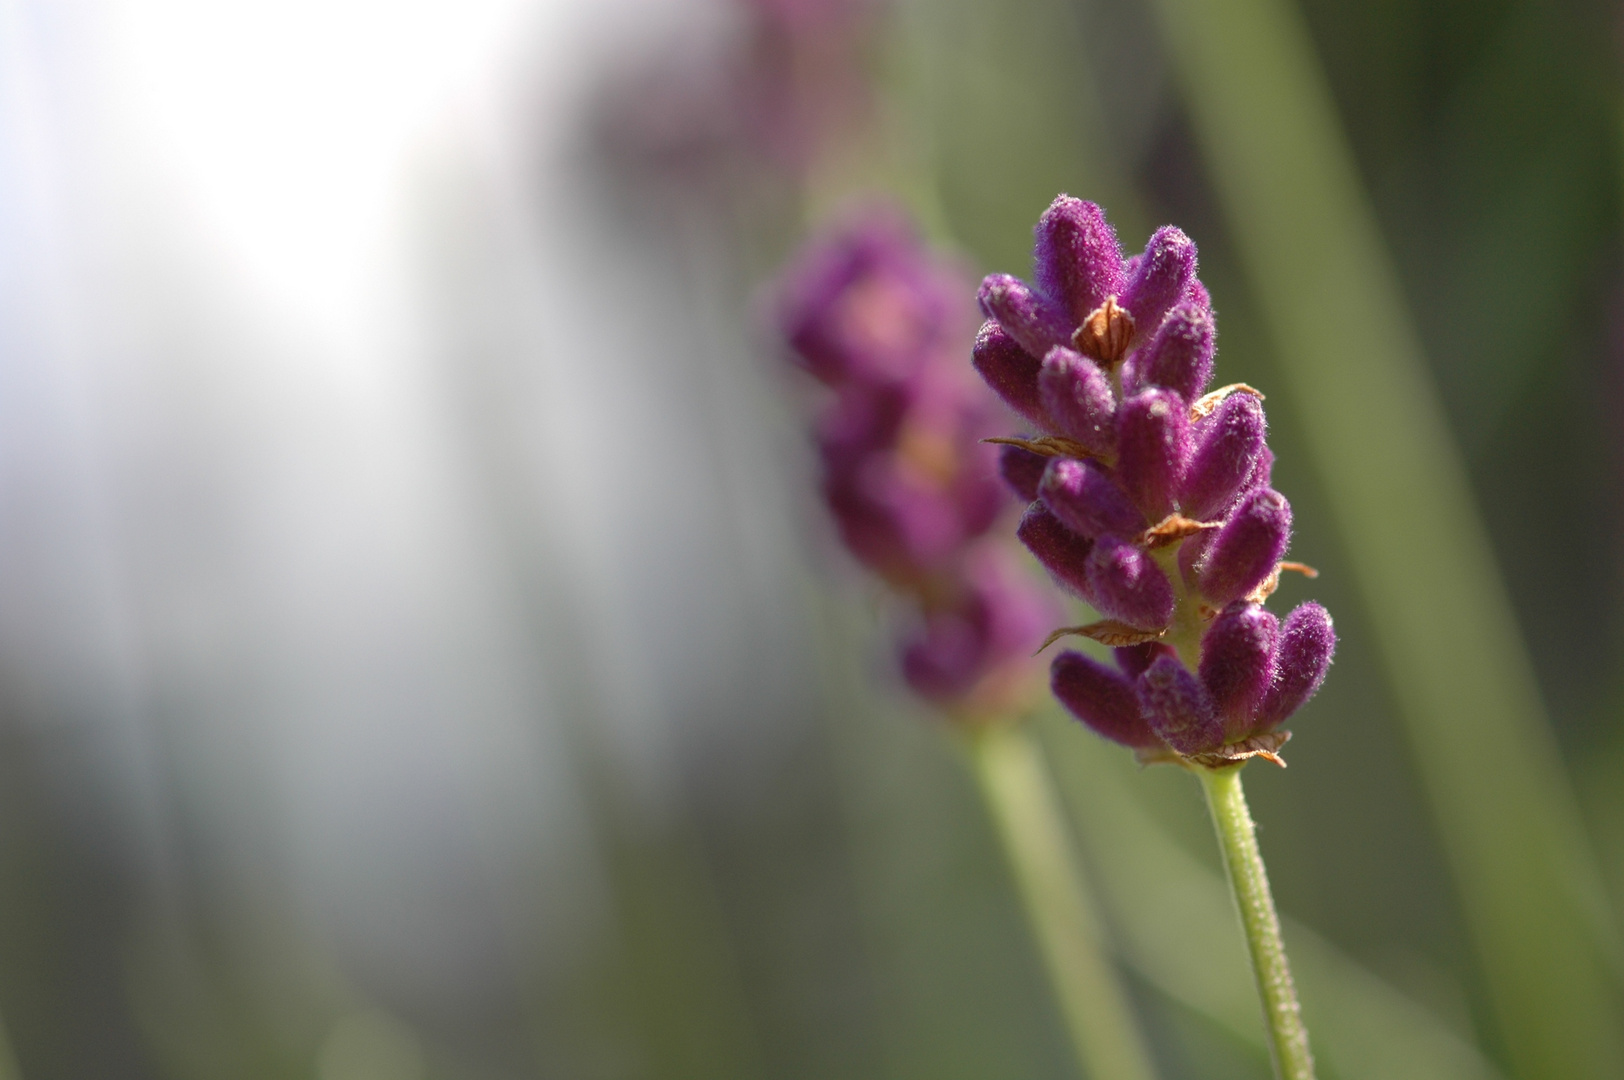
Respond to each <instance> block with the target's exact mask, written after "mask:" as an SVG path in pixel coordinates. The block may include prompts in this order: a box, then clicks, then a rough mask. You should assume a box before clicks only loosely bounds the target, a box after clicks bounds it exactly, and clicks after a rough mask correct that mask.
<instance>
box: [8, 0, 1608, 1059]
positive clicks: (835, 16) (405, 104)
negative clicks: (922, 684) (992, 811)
mask: <svg viewBox="0 0 1624 1080" xmlns="http://www.w3.org/2000/svg"><path fill="white" fill-rule="evenodd" d="M1621 27H1624V23H1621V21H1620V12H1619V10H1618V9H1617V8H1616V7H1615V6H1614V5H1610V4H1604V3H1596V2H1589V0H1556V2H1552V0H1472V2H1463V0H1409V2H1402V0H1383V2H1372V3H1346V2H1339V0H592V2H587V0H461V2H458V3H450V2H447V0H411V2H403V3H395V4H378V3H372V2H368V0H323V2H320V3H316V2H311V0H284V2H282V3H278V4H269V3H263V2H260V0H240V2H237V3H231V4H213V3H206V2H200V0H122V2H120V0H48V2H47V0H0V1017H3V1022H4V1033H5V1039H4V1043H3V1047H0V1075H3V1076H5V1077H6V1078H7V1080H13V1078H18V1077H26V1078H28V1080H44V1078H63V1080H69V1078H71V1080H81V1078H90V1077H97V1078H100V1077H120V1078H122V1077H130V1078H148V1077H150V1078H175V1080H204V1078H220V1080H249V1078H261V1077H263V1078H273V1077H274V1078H282V1077H288V1078H292V1077H311V1078H316V1080H428V1078H442V1077H444V1078H452V1077H456V1078H465V1077H466V1078H476V1080H484V1078H491V1080H497V1078H509V1077H561V1078H575V1077H580V1078H593V1080H596V1078H604V1080H609V1078H621V1077H625V1078H641V1077H662V1078H663V1077H672V1078H679V1077H681V1078H687V1077H694V1078H699V1077H703V1078H717V1080H723V1078H733V1077H739V1078H744V1077H763V1078H767V1077H770V1078H773V1080H789V1078H801V1077H805V1078H813V1077H890V1078H904V1077H910V1078H911V1077H918V1078H921V1080H924V1078H931V1080H945V1078H956V1077H964V1078H971V1077H975V1078H983V1080H991V1078H999V1077H1008V1078H1011V1080H1013V1078H1023V1080H1024V1078H1036V1077H1069V1076H1073V1075H1076V1074H1075V1071H1074V1070H1075V1066H1074V1065H1073V1064H1072V1061H1071V1058H1070V1056H1069V1054H1068V1051H1067V1047H1066V1042H1065V1037H1064V1032H1063V1028H1062V1026H1061V1023H1060V1021H1059V1018H1058V1014H1057V1013H1056V1011H1055V1008H1054V1006H1053V1004H1052V1001H1051V999H1050V996H1049V990H1048V987H1047V985H1046V983H1045V981H1044V978H1043V972H1042V967H1041V965H1040V963H1039V961H1038V959H1037V956H1036V954H1035V952H1034V948H1033V944H1032V941H1031V937H1030V934H1029V932H1028V930H1027V928H1026V926H1025V924H1024V922H1023V920H1022V917H1021V911H1020V906H1019V902H1018V900H1017V897H1016V894H1015V892H1014V890H1013V888H1012V886H1011V884H1010V882H1009V878H1008V874H1007V871H1006V869H1005V866H1004V863H1003V860H1002V856H1001V854H1000V853H999V851H998V849H997V847H996V844H995V842H994V838H993V833H992V830H991V828H990V826H989V825H988V823H987V819H986V814H985V811H984V809H983V808H982V806H981V805H980V803H979V802H978V800H977V797H976V794H975V790H974V787H973V785H972V783H971V781H970V779H969V776H968V773H967V770H966V768H965V763H964V760H963V755H962V753H961V752H960V749H959V747H958V746H957V745H956V744H955V743H954V741H953V739H952V738H950V737H949V736H948V734H947V733H946V732H945V731H944V729H943V726H942V724H941V722H940V721H939V719H938V718H937V717H935V716H933V715H931V714H930V713H929V712H928V711H926V710H925V709H923V708H922V707H920V706H919V705H917V704H915V703H914V702H913V701H911V699H909V697H908V696H907V695H906V694H905V693H904V692H903V691H902V690H901V689H900V688H899V686H898V684H897V680H896V678H895V676H894V674H893V673H892V671H891V670H890V665H889V659H888V657H889V653H888V646H887V644H886V641H887V635H888V626H889V625H890V620H891V619H892V618H893V616H892V614H891V613H890V611H889V609H888V605H887V603H886V602H885V599H884V597H883V596H882V595H881V594H880V592H879V590H878V589H877V588H875V587H874V586H872V585H870V584H868V583H867V582H865V581H864V579H863V578H862V576H861V575H860V574H859V573H857V572H856V571H855V569H854V568H853V567H852V566H851V565H850V563H849V560H848V559H847V558H846V557H845V556H844V555H842V554H841V553H840V551H839V550H838V547H837V545H836V544H835V543H834V542H833V538H832V535H831V533H832V530H831V529H830V527H829V526H828V525H827V523H826V522H825V520H824V518H823V517H822V515H821V511H820V508H819V507H818V506H817V505H816V504H815V501H814V499H813V494H812V493H813V490H814V488H813V480H812V477H813V473H814V468H813V463H812V455H811V454H810V451H809V446H808V442H807V439H806V437H805V435H804V424H805V419H806V415H807V410H806V406H807V404H808V401H809V387H808V386H807V385H806V383H805V382H804V380H803V379H801V378H799V377H797V375H796V373H794V372H793V371H791V370H789V367H788V365H787V364H786V363H785V360H784V355H783V351H782V348H781V346H780V345H779V344H778V343H777V342H776V341H775V339H774V337H773V334H772V331H771V327H770V325H769V323H768V321H767V320H766V319H765V317H764V311H765V303H764V297H765V296H766V295H767V291H768V289H769V285H770V282H771V280H772V277H773V275H774V273H775V272H776V270H777V269H778V268H779V267H780V266H781V265H782V263H783V262H784V260H785V259H786V258H787V257H788V256H789V255H790V254H791V253H792V252H793V251H794V250H795V248H796V246H797V245H798V244H799V243H800V242H801V240H802V239H803V238H804V237H806V236H807V235H808V234H809V233H812V232H815V231H816V230H817V228H818V227H819V225H820V224H822V223H825V222H827V221H828V220H830V219H831V218H832V217H835V216H837V215H838V214H839V213H840V212H841V209H842V207H845V206H849V205H851V203H852V201H853V200H862V199H872V198H875V197H886V198H889V199H892V200H895V201H897V202H898V203H900V205H902V206H904V207H906V208H908V209H909V210H910V211H911V212H912V213H913V214H915V215H916V217H917V218H918V220H919V221H920V222H921V228H922V229H923V230H924V232H925V234H926V235H927V236H928V237H929V238H930V239H931V241H932V242H933V243H935V244H936V245H938V246H939V247H940V248H941V249H942V250H943V252H944V253H945V254H946V255H948V256H949V257H952V258H956V259H959V260H960V261H961V262H962V264H963V265H964V266H965V267H966V268H967V269H968V270H971V271H974V272H984V271H989V270H1005V271H1012V272H1017V273H1025V272H1026V269H1027V266H1028V259H1029V245H1030V236H1031V233H1030V230H1031V225H1032V223H1033V222H1034V221H1035V220H1036V217H1037V215H1038V213H1039V212H1040V211H1041V210H1042V209H1043V207H1045V206H1046V205H1047V204H1048V202H1049V200H1050V199H1051V198H1052V197H1053V196H1054V195H1055V194H1056V193H1057V192H1061V191H1066V192H1070V193H1072V194H1075V195H1079V196H1083V197H1087V198H1092V199H1095V200H1097V201H1099V202H1101V203H1102V204H1104V205H1106V206H1107V207H1108V208H1109V210H1110V212H1111V214H1112V217H1113V219H1114V220H1115V221H1116V223H1117V225H1118V228H1119V230H1120V232H1121V233H1122V235H1123V238H1124V241H1125V242H1126V243H1127V244H1128V246H1130V247H1137V246H1138V245H1139V244H1141V243H1142V242H1143V240H1144V238H1145V236H1146V235H1148V233H1149V231H1150V230H1151V229H1152V228H1153V227H1154V226H1156V225H1158V224H1161V223H1163V222H1175V223H1177V224H1179V225H1181V226H1182V227H1183V228H1184V229H1185V230H1186V231H1187V232H1188V233H1190V234H1191V235H1192V236H1193V237H1194V238H1195V240H1196V241H1197V243H1198V244H1199V245H1200V249H1201V257H1202V276H1203V278H1204V280H1205V281H1206V282H1207V284H1208V286H1209V288H1210V289H1211V292H1212V294H1213V297H1214V302H1215V306H1216V308H1217V310H1218V311H1219V318H1220V322H1219V325H1220V355H1219V365H1220V376H1221V380H1220V381H1224V382H1228V381H1235V380H1244V381H1246V382H1249V383H1251V384H1253V385H1255V386H1259V387H1261V388H1263V389H1264V390H1265V391H1266V392H1267V393H1268V394H1269V409H1270V418H1271V421H1272V424H1273V428H1272V443H1273V446H1274V448H1275V450H1276V453H1277V454H1278V457H1279V462H1278V465H1277V467H1276V472H1275V478H1276V484H1277V486H1278V487H1280V489H1281V490H1283V491H1285V492H1286V493H1287V494H1289V495H1290V496H1291V498H1292V500H1293V502H1294V504H1295V506H1296V517H1297V523H1298V533H1297V540H1296V543H1295V546H1294V552H1295V556H1294V557H1296V558H1299V559H1302V560H1304V561H1306V562H1309V563H1312V564H1313V565H1315V566H1317V567H1318V568H1319V569H1320V570H1321V572H1322V574H1321V577H1320V578H1319V579H1318V580H1317V581H1312V582H1308V581H1303V580H1299V579H1291V580H1288V581H1287V582H1285V583H1284V584H1283V586H1282V594H1283V595H1282V600H1283V601H1284V602H1285V603H1286V604H1288V605H1289V604H1293V603H1295V602H1297V601H1298V600H1299V599H1303V598H1308V597H1313V598H1316V599H1319V600H1321V601H1323V602H1324V603H1325V604H1326V605H1327V606H1328V607H1330V608H1331V610H1332V611H1333V612H1334V613H1335V615H1336V617H1337V621H1338V628H1339V630H1340V634H1341V646H1340V651H1339V653H1338V658H1337V664H1336V666H1335V668H1334V670H1333V672H1332V675H1331V677H1330V679H1329V681H1328V683H1327V684H1326V687H1325V689H1324V690H1323V691H1322V693H1321V694H1320V696H1319V697H1318V698H1317V699H1316V700H1315V702H1314V703H1313V704H1312V705H1311V706H1310V707H1309V708H1308V709H1307V710H1305V712H1304V713H1303V714H1301V715H1300V716H1299V717H1298V718H1297V720H1296V721H1295V722H1294V727H1295V728H1296V731H1297V738H1296V739H1295V740H1294V741H1293V743H1292V745H1291V747H1290V748H1289V754H1288V757H1289V760H1290V762H1291V767H1290V769H1289V770H1287V771H1284V772H1279V771H1273V770H1271V771H1267V772H1266V771H1264V769H1262V768H1261V767H1258V768H1253V769H1250V770H1248V779H1249V781H1250V784H1249V786H1250V788H1251V791H1252V799H1253V807H1254V811H1255V813H1256V815H1257V817H1258V819H1259V820H1260V822H1261V823H1262V842H1263V845H1264V851H1265V854H1266V855H1267V857H1268V859H1269V863H1270V868H1271V873H1272V876H1273V880H1274V885H1275V891H1276V896H1277V898H1278V900H1279V903H1280V905H1281V908H1282V910H1283V912H1284V913H1285V915H1286V917H1287V919H1288V922H1289V923H1290V926H1289V927H1288V942H1289V943H1290V944H1291V946H1292V948H1293V950H1294V960H1295V961H1296V963H1297V966H1298V971H1299V976H1300V981H1301V984H1302V991H1303V995H1304V999H1305V1008H1306V1009H1307V1014H1308V1018H1309V1022H1310V1027H1311V1031H1312V1032H1313V1035H1314V1037H1315V1041H1316V1047H1317V1049H1318V1050H1319V1053H1320V1057H1321V1060H1322V1065H1323V1066H1324V1073H1323V1074H1324V1075H1325V1076H1327V1077H1340V1078H1345V1080H1357V1078H1363V1077H1371V1078H1375V1077H1383V1078H1392V1077H1402V1076H1411V1075H1413V1076H1416V1077H1422V1076H1426V1077H1461V1078H1467V1077H1471V1078H1479V1080H1490V1078H1495V1077H1503V1078H1506V1080H1512V1078H1517V1080H1536V1078H1539V1080H1544V1078H1561V1077H1596V1078H1603V1077H1616V1076H1620V1075H1624V1058H1621V1056H1620V1054H1621V1051H1620V1049H1619V1045H1618V1043H1619V1040H1620V1035H1619V1032H1620V1031H1624V1012H1621V1011H1620V1010H1621V1004H1620V1002H1621V997H1620V985H1621V972H1624V959H1621V957H1624V951H1621V950H1620V947H1619V944H1618V938H1619V926H1620V925H1621V923H1624V907H1621V903H1620V902H1621V900H1624V724H1621V720H1624V662H1621V661H1624V622H1621V620H1620V617H1619V614H1618V612H1619V611H1620V601H1621V599H1624V597H1621V584H1624V575H1621V572H1624V558H1621V553H1624V547H1621V544H1620V541H1619V538H1618V537H1619V528H1620V525H1621V524H1624V523H1621V521H1620V511H1621V509H1624V505H1621V496H1624V485H1621V477H1624V434H1621V433H1624V423H1621V417H1624V412H1621V404H1620V403H1621V401H1624V260H1621V258H1620V255H1621V252H1624V247H1621V236H1620V232H1621V228H1620V226H1621V224H1624V216H1621V210H1624V206H1621V202H1620V198H1619V196H1620V194H1621V192H1624V175H1621V170H1620V152H1619V151H1620V147H1621V145H1624V144H1621V136H1624V86H1621V84H1620V78H1619V75H1620V59H1621V49H1624V29H1621ZM967 302H968V298H967ZM967 352H968V343H966V354H967ZM1035 723H1036V726H1037V728H1038V730H1039V733H1040V735H1041V737H1042V741H1043V743H1044V745H1045V747H1046V748H1047V751H1048V757H1049V761H1050V766H1051V768H1052V770H1053V772H1054V775H1055V777H1056V779H1057V782H1058V783H1059V785H1060V787H1061V790H1062V792H1063V793H1064V795H1065V796H1066V798H1067V800H1068V802H1067V805H1068V807H1069V809H1070V811H1071V813H1072V825H1073V828H1074V839H1075V841H1076V843H1077V845H1078V849H1079V851H1080V852H1081V853H1082V855H1083V857H1084V860H1085V864H1086V866H1087V868H1088V871H1089V876H1090V879H1091V880H1092V881H1093V883H1094V886H1095V888H1096V892H1097V895H1098V897H1099V900H1100V903H1101V906H1102V909H1103V910H1104V912H1105V915H1106V918H1107V922H1108V923H1109V927H1110V933H1111V941H1112V943H1113V948H1114V949H1115V951H1116V955H1117V957H1118V960H1119V962H1120V965H1121V967H1122V970H1123V972H1124V977H1125V979H1126V980H1127V981H1128V985H1129V987H1130V990H1131V992H1132V995H1133V999H1134V1003H1135V1005H1136V1007H1137V1008H1138V1010H1139V1012H1140V1014H1141V1017H1142V1020H1143V1023H1144V1025H1145V1028H1146V1030H1147V1032H1148V1033H1149V1036H1150V1038H1151V1040H1152V1042H1153V1043H1154V1045H1155V1047H1156V1052H1157V1054H1158V1064H1159V1066H1160V1068H1161V1069H1162V1071H1163V1073H1164V1075H1165V1076H1167V1077H1170V1078H1171V1077H1192V1078H1193V1077H1203V1078H1228V1077H1235V1078H1246V1077H1253V1078H1255V1077H1263V1076H1265V1075H1267V1069H1268V1066H1267V1059H1266V1057H1265V1056H1264V1051H1263V1049H1262V1045H1261V1042H1260V1041H1259V1039H1260V1032H1259V1031H1258V1030H1256V1029H1257V1028H1258V1024H1257V1019H1256V1006H1255V1004H1254V1002H1253V1000H1252V998H1251V996H1250V987H1249V985H1248V983H1247V975H1246V972H1245V969H1244V957H1243V954H1242V953H1241V952H1240V944H1239V938H1238V934H1237V933H1236V931H1235V928H1234V925H1233V922H1232V915H1231V912H1230V910H1229V909H1228V907H1227V904H1228V901H1227V899H1226V898H1225V897H1224V895H1223V893H1222V891H1221V887H1220V885H1219V879H1218V877H1217V876H1216V875H1217V870H1218V863H1217V855H1216V850H1215V848H1214V845H1213V843H1212V840H1211V837H1210V835H1208V829H1207V824H1206V822H1205V820H1204V812H1203V809H1202V807H1201V804H1200V799H1199V794H1198V792H1197V788H1196V785H1194V784H1193V783H1191V782H1189V780H1188V778H1186V777H1183V776H1180V775H1178V774H1177V773H1176V772H1175V771H1174V770H1171V769H1161V770H1156V769H1152V770H1148V771H1141V770H1139V769H1138V768H1137V767H1136V766H1134V765H1133V764H1132V762H1131V760H1130V759H1129V757H1128V755H1127V754H1126V753H1125V752H1120V751H1118V750H1115V749H1113V748H1110V747H1106V746H1104V745H1103V744H1101V743H1099V742H1097V741H1096V740H1094V739H1093V737H1092V736H1089V735H1087V734H1086V733H1085V732H1083V731H1081V730H1080V729H1078V728H1077V727H1075V726H1074V725H1069V724H1068V723H1067V722H1065V721H1064V720H1062V719H1060V718H1059V717H1056V716H1054V715H1050V714H1044V715H1042V716H1040V717H1038V718H1037V719H1036V721H1035Z"/></svg>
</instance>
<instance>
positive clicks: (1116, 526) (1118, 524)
mask: <svg viewBox="0 0 1624 1080" xmlns="http://www.w3.org/2000/svg"><path fill="white" fill-rule="evenodd" d="M1038 498H1040V499H1042V500H1043V505H1044V506H1047V507H1048V508H1049V510H1050V511H1051V512H1053V514H1054V516H1055V517H1057V518H1059V519H1060V520H1061V522H1062V523H1064V524H1065V526H1066V528H1068V529H1070V530H1071V531H1072V532H1075V533H1080V534H1082V535H1083V536H1091V537H1099V536H1119V537H1123V538H1127V537H1131V536H1136V535H1138V534H1139V533H1141V532H1143V531H1144V529H1145V518H1144V515H1143V514H1141V513H1140V512H1139V511H1138V510H1136V509H1135V508H1134V505H1133V502H1132V501H1131V500H1129V498H1128V496H1127V495H1125V494H1123V491H1122V489H1121V488H1120V487H1118V486H1117V482H1116V481H1115V480H1114V479H1112V477H1111V474H1110V473H1109V472H1107V471H1106V470H1105V469H1102V468H1101V467H1100V466H1098V465H1096V464H1094V463H1093V462H1092V461H1078V460H1077V459H1076V458H1058V457H1057V458H1050V459H1049V465H1048V467H1047V468H1046V469H1045V470H1044V472H1043V480H1042V482H1041V483H1039V484H1038Z"/></svg>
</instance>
